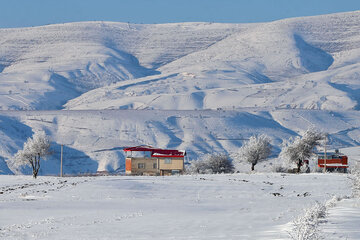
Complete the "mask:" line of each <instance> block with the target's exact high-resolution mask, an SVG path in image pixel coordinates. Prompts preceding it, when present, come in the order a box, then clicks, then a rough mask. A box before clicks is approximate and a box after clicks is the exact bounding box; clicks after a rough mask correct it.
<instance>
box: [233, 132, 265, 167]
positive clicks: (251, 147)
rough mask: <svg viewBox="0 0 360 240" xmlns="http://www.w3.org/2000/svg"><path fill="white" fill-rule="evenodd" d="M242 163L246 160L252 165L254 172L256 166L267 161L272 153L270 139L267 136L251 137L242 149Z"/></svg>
mask: <svg viewBox="0 0 360 240" xmlns="http://www.w3.org/2000/svg"><path fill="white" fill-rule="evenodd" d="M239 152H240V161H243V160H245V161H246V162H248V163H250V164H251V171H254V169H255V165H256V164H257V163H259V162H261V161H264V160H266V159H267V158H268V157H269V155H270V153H271V144H270V138H269V137H268V136H266V135H260V136H251V137H250V139H249V141H247V142H246V143H245V144H244V145H243V146H242V147H241V148H240V151H239Z"/></svg>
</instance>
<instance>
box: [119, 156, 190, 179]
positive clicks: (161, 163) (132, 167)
mask: <svg viewBox="0 0 360 240" xmlns="http://www.w3.org/2000/svg"><path fill="white" fill-rule="evenodd" d="M166 159H168V160H171V163H166V162H168V160H166ZM166 159H165V158H134V157H131V158H126V160H125V171H126V174H134V175H141V174H149V175H158V174H160V173H161V172H164V171H160V170H170V171H171V170H179V171H181V172H182V171H183V170H184V158H166ZM139 163H143V164H145V168H139ZM154 164H156V168H154Z"/></svg>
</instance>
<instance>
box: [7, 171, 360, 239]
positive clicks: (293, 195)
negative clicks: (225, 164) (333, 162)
mask: <svg viewBox="0 0 360 240" xmlns="http://www.w3.org/2000/svg"><path fill="white" fill-rule="evenodd" d="M348 177H349V175H348V174H316V173H312V174H301V175H295V174H280V173H278V174H275V173H255V174H229V175H227V174H226V175H193V176H190V175H183V176H170V177H130V176H107V177H73V178H57V177H39V178H38V179H37V180H33V179H32V178H31V176H0V193H1V194H0V202H1V203H0V216H1V217H0V238H1V239H7V240H10V239H16V240H18V239H53V240H55V239H288V238H289V232H290V231H291V225H290V222H291V221H292V220H293V219H294V218H295V217H297V216H298V215H301V214H303V212H304V208H309V207H312V206H313V205H314V204H315V202H316V201H318V202H320V203H324V202H325V201H326V200H329V199H331V198H332V197H333V196H338V197H346V196H350V195H351V190H350V185H351V181H350V180H349V178H348ZM349 201H350V200H349V199H345V200H342V201H340V202H338V203H337V204H336V206H335V207H334V208H332V209H331V210H330V215H329V222H328V223H327V224H323V225H324V226H323V225H322V228H321V229H322V231H323V234H325V235H324V236H339V234H340V235H342V236H344V232H343V230H344V229H346V231H348V233H349V234H348V235H347V236H350V238H348V239H358V238H359V237H360V232H359V230H358V228H356V226H358V225H356V223H357V224H359V217H358V215H354V214H352V215H351V216H349V215H348V214H347V213H348V212H347V211H341V208H346V207H349V206H351V204H349ZM357 204H358V202H357ZM339 209H340V210H339ZM353 213H358V208H357V209H354V211H353ZM344 214H345V215H344ZM350 217H351V218H350ZM350 219H351V221H352V224H350V225H347V224H342V223H338V222H339V221H342V220H344V221H346V220H347V221H349V220H350ZM355 221H356V222H355ZM334 224H337V225H336V226H334ZM328 225H329V226H328ZM349 227H351V229H350V230H351V231H352V232H350V231H349ZM326 239H329V238H327V237H326Z"/></svg>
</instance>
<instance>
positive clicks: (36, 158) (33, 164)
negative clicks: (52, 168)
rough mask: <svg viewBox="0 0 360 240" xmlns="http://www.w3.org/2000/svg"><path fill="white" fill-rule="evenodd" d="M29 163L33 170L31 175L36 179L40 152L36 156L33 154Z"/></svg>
mask: <svg viewBox="0 0 360 240" xmlns="http://www.w3.org/2000/svg"><path fill="white" fill-rule="evenodd" d="M30 163H31V167H32V170H33V177H34V178H35V179H36V177H37V175H38V173H39V169H40V154H38V156H34V158H33V159H32V160H31V161H30Z"/></svg>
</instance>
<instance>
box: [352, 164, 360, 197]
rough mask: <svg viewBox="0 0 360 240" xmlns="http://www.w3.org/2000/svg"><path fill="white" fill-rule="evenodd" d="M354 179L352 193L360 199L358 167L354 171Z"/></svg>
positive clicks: (359, 173) (359, 171)
mask: <svg viewBox="0 0 360 240" xmlns="http://www.w3.org/2000/svg"><path fill="white" fill-rule="evenodd" d="M351 172H352V176H353V177H352V179H353V186H352V192H353V195H354V197H358V198H360V169H359V167H358V166H356V168H355V169H353V170H352V171H351Z"/></svg>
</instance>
